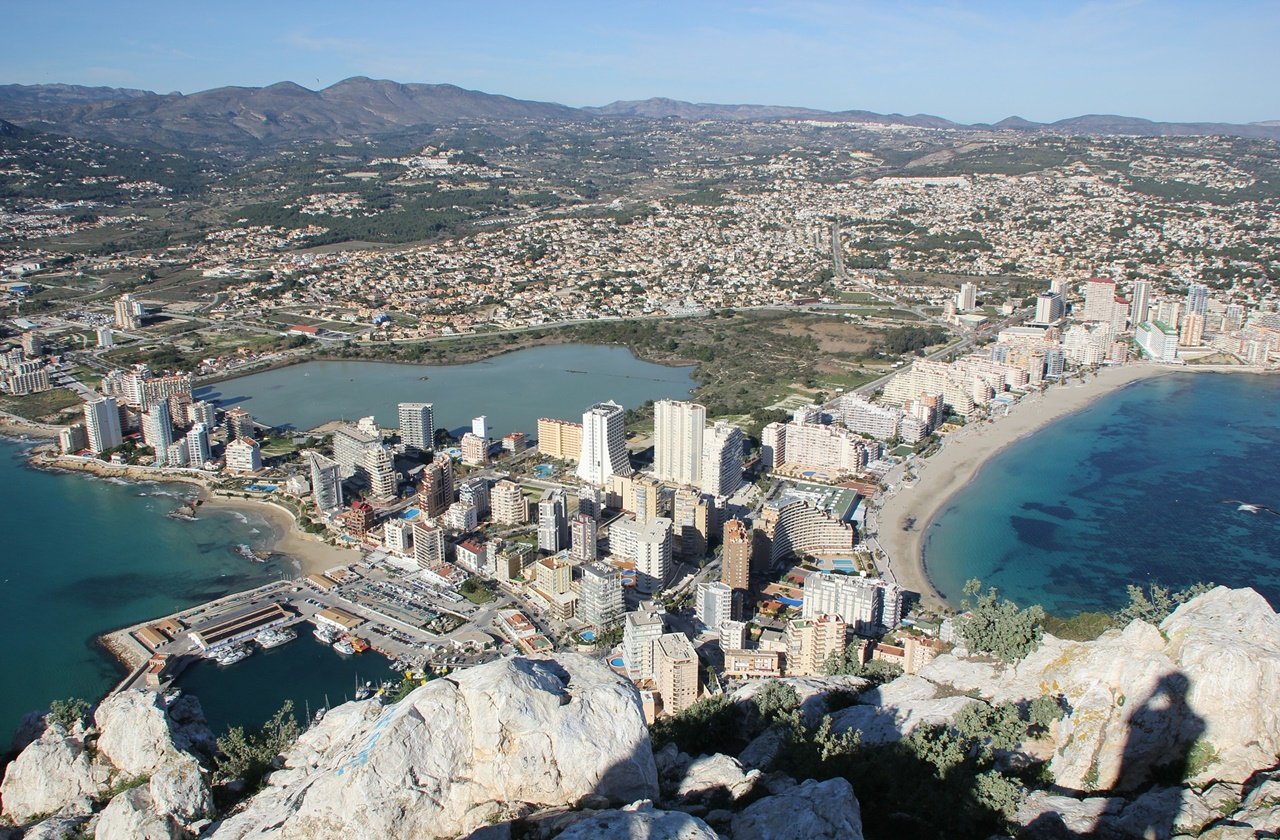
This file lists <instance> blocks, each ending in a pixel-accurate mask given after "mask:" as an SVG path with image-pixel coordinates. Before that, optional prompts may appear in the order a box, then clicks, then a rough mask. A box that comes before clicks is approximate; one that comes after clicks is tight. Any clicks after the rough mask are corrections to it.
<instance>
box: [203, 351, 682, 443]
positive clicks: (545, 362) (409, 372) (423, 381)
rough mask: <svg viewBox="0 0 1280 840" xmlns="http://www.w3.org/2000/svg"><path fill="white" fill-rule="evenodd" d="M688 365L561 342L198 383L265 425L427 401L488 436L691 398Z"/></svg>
mask: <svg viewBox="0 0 1280 840" xmlns="http://www.w3.org/2000/svg"><path fill="white" fill-rule="evenodd" d="M692 370H693V369H692V368H691V367H664V366H662V365H655V364H652V363H649V362H644V361H641V360H639V359H637V358H636V357H635V356H633V355H632V354H631V351H630V350H628V349H627V348H625V347H609V346H603V345H580V344H561V345H549V346H544V347H533V348H530V349H527V350H519V351H516V352H514V353H505V354H503V355H501V356H495V357H493V358H491V359H486V360H484V361H481V362H471V363H469V364H465V365H432V366H427V365H405V364H391V363H386V362H358V361H353V362H305V363H303V364H300V365H293V366H291V367H285V368H277V369H276V370H270V371H266V372H264V373H256V374H250V375H248V376H243V377H240V378H238V379H233V380H228V381H226V382H221V383H218V384H216V385H211V386H208V387H206V388H200V389H197V390H196V392H195V396H196V397H197V398H198V399H205V400H212V401H215V402H216V403H217V404H218V405H219V406H221V407H222V408H224V409H225V408H231V407H233V406H240V407H241V408H244V409H245V410H246V411H248V412H249V413H250V414H252V415H253V417H254V419H255V420H257V421H258V422H260V423H265V424H267V425H269V426H291V427H293V428H295V429H311V428H315V427H316V426H319V425H320V424H322V423H326V422H328V421H330V420H342V419H346V420H353V421H354V420H358V419H359V418H361V417H364V416H366V415H373V416H374V418H375V419H376V420H377V422H378V424H379V425H381V426H383V427H392V426H395V425H396V422H397V418H396V404H397V403H402V402H429V403H432V404H433V406H434V411H435V419H436V426H437V427H443V428H447V429H450V430H452V431H455V432H461V431H463V430H470V428H471V419H472V418H473V417H478V416H480V415H484V416H486V417H487V418H488V420H489V428H490V429H491V436H492V437H502V436H503V435H506V434H508V433H509V432H513V431H521V432H524V433H525V434H527V435H529V436H530V437H532V436H534V434H535V433H536V432H537V425H538V418H539V417H554V418H558V419H560V420H572V421H579V420H581V419H582V413H583V411H585V410H586V409H587V408H588V407H589V406H591V405H592V404H593V403H596V402H603V401H605V400H613V401H614V402H617V403H619V404H620V405H622V406H623V407H624V408H636V407H638V406H640V405H641V404H642V403H644V402H645V401H646V400H656V399H688V398H689V394H690V391H691V390H692V389H693V388H694V386H695V385H696V384H697V383H696V382H695V381H694V380H693V378H692V377H691V375H690V374H691V373H692Z"/></svg>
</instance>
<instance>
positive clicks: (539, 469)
mask: <svg viewBox="0 0 1280 840" xmlns="http://www.w3.org/2000/svg"><path fill="white" fill-rule="evenodd" d="M533 471H534V472H535V473H537V474H538V475H539V476H540V477H541V478H550V477H551V476H553V475H555V474H556V471H555V470H554V469H553V468H552V467H551V465H550V464H538V466H536V467H534V468H533Z"/></svg>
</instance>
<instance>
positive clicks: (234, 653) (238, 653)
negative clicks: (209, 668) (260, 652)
mask: <svg viewBox="0 0 1280 840" xmlns="http://www.w3.org/2000/svg"><path fill="white" fill-rule="evenodd" d="M251 653H253V648H251V647H249V646H248V645H232V646H231V647H226V648H223V649H222V650H219V651H218V652H217V653H216V654H214V657H213V661H214V662H217V663H218V664H219V665H234V664H236V663H237V662H239V661H241V660H243V659H248V658H249V655H250V654H251Z"/></svg>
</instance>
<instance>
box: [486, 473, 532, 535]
mask: <svg viewBox="0 0 1280 840" xmlns="http://www.w3.org/2000/svg"><path fill="white" fill-rule="evenodd" d="M491 495H492V500H493V521H494V522H495V523H497V524H499V525H523V524H524V523H525V522H527V521H528V520H529V502H528V501H527V500H526V499H525V497H524V491H523V490H521V489H520V485H519V484H516V483H515V482H514V481H509V480H507V479H505V478H504V479H503V480H502V481H499V482H498V483H496V484H494V485H493V493H492V494H491Z"/></svg>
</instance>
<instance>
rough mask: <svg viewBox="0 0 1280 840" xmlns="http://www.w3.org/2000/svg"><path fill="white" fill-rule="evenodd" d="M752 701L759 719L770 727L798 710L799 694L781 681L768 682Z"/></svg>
mask: <svg viewBox="0 0 1280 840" xmlns="http://www.w3.org/2000/svg"><path fill="white" fill-rule="evenodd" d="M752 700H753V701H754V702H755V704H756V711H758V712H759V713H760V718H761V720H763V721H764V722H765V724H766V726H771V725H773V724H775V723H778V722H780V721H782V720H783V719H784V718H786V717H787V716H788V715H790V713H791V712H794V711H796V710H797V709H799V708H800V694H799V693H798V692H797V691H796V690H795V688H794V687H792V686H790V685H788V684H787V683H784V682H782V681H781V680H769V681H768V682H766V683H765V684H764V687H763V688H761V689H760V691H759V692H758V693H757V694H756V696H755V697H753V698H752Z"/></svg>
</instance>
